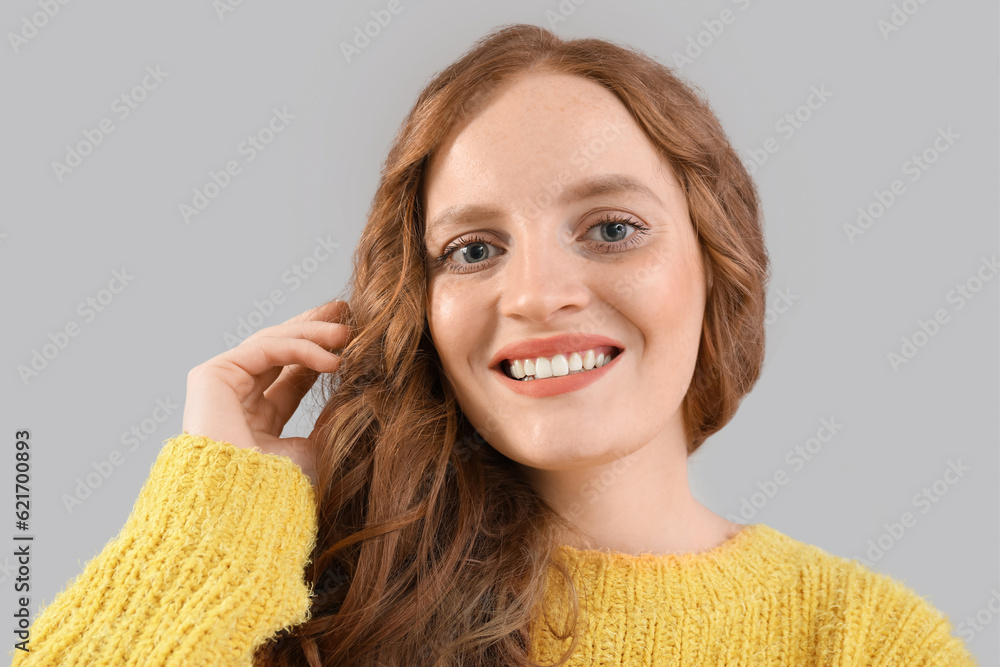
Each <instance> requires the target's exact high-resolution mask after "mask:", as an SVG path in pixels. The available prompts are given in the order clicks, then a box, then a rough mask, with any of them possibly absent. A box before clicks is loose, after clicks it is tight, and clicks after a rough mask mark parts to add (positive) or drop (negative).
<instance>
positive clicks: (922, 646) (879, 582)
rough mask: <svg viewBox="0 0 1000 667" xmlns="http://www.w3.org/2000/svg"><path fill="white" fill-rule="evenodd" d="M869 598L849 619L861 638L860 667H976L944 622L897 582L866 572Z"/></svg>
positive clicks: (945, 619) (942, 616)
mask: <svg viewBox="0 0 1000 667" xmlns="http://www.w3.org/2000/svg"><path fill="white" fill-rule="evenodd" d="M866 574H867V579H868V585H869V586H870V588H869V594H868V595H865V596H863V597H862V598H861V599H862V600H863V602H862V603H861V604H860V605H859V606H858V608H857V612H858V613H857V614H856V615H855V614H850V615H849V616H848V618H847V621H848V623H850V624H856V627H857V628H858V629H859V630H860V632H861V634H862V635H863V636H864V637H865V638H866V641H865V644H866V645H867V647H866V649H865V650H864V654H865V657H864V660H863V661H859V663H858V664H865V665H885V666H886V667H888V666H890V665H900V666H905V667H978V663H977V662H976V661H975V659H974V658H973V656H972V654H971V653H970V652H969V650H968V648H967V647H966V645H965V643H964V642H963V641H962V640H961V639H960V638H959V637H957V636H956V635H955V634H954V628H953V626H952V623H951V621H950V620H949V619H948V617H947V616H946V615H945V614H944V613H943V612H941V611H940V610H939V609H938V608H937V607H935V606H934V605H933V604H931V602H930V601H929V600H928V599H926V598H924V597H922V596H921V595H920V594H919V593H917V592H916V591H915V590H913V589H912V588H910V587H909V586H907V585H906V584H905V583H903V582H902V581H898V580H896V579H893V578H891V577H889V576H888V575H885V574H881V573H875V572H866Z"/></svg>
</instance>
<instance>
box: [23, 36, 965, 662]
mask: <svg viewBox="0 0 1000 667" xmlns="http://www.w3.org/2000/svg"><path fill="white" fill-rule="evenodd" d="M767 277H768V258H767V254H766V251H765V248H764V243H763V234H762V231H761V223H760V218H759V203H758V198H757V194H756V191H755V188H754V185H753V183H752V181H751V179H750V177H749V176H748V174H747V173H746V171H745V170H744V168H743V166H742V164H741V163H740V160H739V159H738V156H737V154H736V153H735V152H734V150H733V149H732V147H731V146H730V145H729V143H728V141H727V139H726V136H725V133H724V131H723V130H722V128H721V127H720V125H719V123H718V121H717V120H716V119H715V117H714V116H713V114H712V112H711V110H710V108H709V107H708V105H707V103H706V102H705V101H704V100H702V99H700V98H699V96H698V95H697V94H695V93H694V92H693V91H692V90H691V89H689V88H688V87H687V86H685V85H684V84H683V83H682V82H681V81H680V80H678V79H677V78H675V77H674V76H673V75H672V73H671V72H670V71H669V70H668V69H666V68H665V67H663V66H662V65H660V64H658V63H656V62H655V61H653V60H651V59H649V58H647V57H645V56H643V55H641V54H638V53H635V52H633V51H631V50H628V49H625V48H622V47H619V46H617V45H614V44H611V43H608V42H605V41H601V40H591V39H585V40H574V41H561V40H559V39H558V38H556V37H555V36H554V35H553V34H551V33H549V32H547V31H545V30H543V29H541V28H538V27H534V26H524V25H518V26H511V27H507V28H504V29H500V30H497V31H495V32H494V33H493V34H491V35H488V36H487V37H485V38H484V39H483V40H481V41H480V42H479V43H477V44H476V45H475V46H474V48H473V49H471V50H470V51H469V52H468V53H467V54H466V55H465V56H463V57H462V58H461V59H460V60H458V61H457V62H455V63H454V64H452V65H451V66H450V67H448V68H446V69H445V70H444V71H443V72H441V73H440V74H439V75H438V76H437V77H435V78H434V79H433V80H432V81H431V82H430V84H429V85H428V86H427V87H426V88H425V90H424V91H423V92H422V93H421V95H420V96H419V98H418V100H417V102H416V104H415V105H414V108H413V109H412V111H411V112H410V114H409V116H408V117H407V118H406V120H405V122H404V124H403V127H402V129H401V131H400V133H399V135H398V136H397V138H396V140H395V143H394V144H393V146H392V148H391V150H390V152H389V155H388V159H387V160H386V163H385V166H384V170H383V173H382V179H381V182H380V184H379V188H378V191H377V192H376V195H375V200H374V204H373V206H372V209H371V212H370V215H369V220H368V224H367V226H366V228H365V230H364V232H363V234H362V237H361V240H360V243H359V246H358V248H357V251H356V253H355V257H354V274H353V276H352V280H351V283H350V285H349V297H348V300H347V301H346V302H344V301H333V302H330V303H328V304H326V305H324V306H321V307H319V308H317V309H314V310H312V311H309V312H307V313H304V314H302V315H301V316H299V317H297V318H293V320H290V321H289V322H286V323H284V324H282V325H279V326H275V327H270V328H268V329H264V330H262V331H260V332H258V333H256V334H255V335H253V336H251V337H250V338H248V339H247V340H246V341H245V342H244V343H243V344H241V345H239V346H238V347H236V348H235V349H233V350H230V351H228V352H226V353H223V354H221V355H219V356H218V357H215V358H214V359H212V360H210V361H208V362H206V363H205V364H202V365H201V366H198V367H197V368H195V369H194V370H192V371H191V373H190V374H189V376H188V395H187V400H186V404H185V412H184V423H183V429H184V434H183V435H181V436H178V437H176V438H173V439H172V440H171V441H170V442H168V443H167V445H166V446H165V447H164V449H163V451H162V452H161V453H160V456H159V458H158V460H157V463H156V465H155V466H154V468H153V470H152V472H151V475H150V479H149V480H148V481H147V484H146V486H145V487H144V488H143V491H142V493H141V494H140V497H139V499H138V501H137V503H136V507H135V509H134V511H133V514H132V515H131V516H130V518H129V520H128V523H127V524H126V526H125V528H124V529H123V531H122V533H121V535H119V537H118V538H116V539H115V540H114V541H112V542H111V543H109V545H108V546H107V547H106V548H105V550H104V551H103V552H102V553H101V554H100V555H99V556H98V557H97V558H96V559H95V560H94V561H92V562H91V563H89V564H88V565H87V568H86V569H85V570H84V573H83V574H82V575H81V577H80V578H79V579H78V580H77V581H76V582H75V583H74V584H73V585H72V586H71V587H70V588H69V589H68V590H67V591H65V592H64V593H62V594H61V595H60V596H59V598H57V599H56V601H55V602H53V604H52V605H50V606H49V607H48V608H47V609H46V610H45V612H44V613H43V615H42V616H41V617H40V618H39V619H38V620H37V621H36V622H35V625H34V628H33V639H32V642H33V643H32V652H31V653H30V654H28V655H18V656H16V658H15V663H14V664H15V665H29V664H52V662H53V661H54V660H56V659H59V658H60V657H61V658H62V659H65V660H66V661H67V662H73V661H76V662H79V663H81V664H83V663H86V664H142V665H155V664H248V663H249V661H250V659H251V657H252V659H253V664H256V665H312V666H317V665H362V664H364V665H459V664H461V665H528V664H539V663H540V664H557V663H558V664H573V665H582V664H612V663H613V664H629V665H653V664H682V665H696V664H698V665H700V664H754V665H757V664H802V663H808V664H820V665H822V664H859V665H860V664H870V663H875V662H877V663H879V664H921V665H963V664H964V665H969V664H974V663H973V662H972V659H971V657H970V656H969V654H968V653H967V651H966V650H965V648H964V646H963V645H962V644H961V642H959V641H958V640H957V639H956V638H955V637H953V636H952V635H951V634H950V630H951V628H950V625H949V623H948V622H947V619H946V618H945V617H944V616H943V615H942V614H941V613H940V612H939V611H937V610H936V609H934V608H933V607H932V606H930V605H929V604H927V603H926V602H924V601H923V600H922V599H921V598H920V597H919V596H918V595H916V594H915V593H914V592H912V591H910V590H908V589H906V588H905V587H904V586H902V584H900V583H897V582H894V581H892V580H891V579H889V578H887V577H885V576H883V575H878V574H876V573H873V572H871V571H868V570H866V569H864V568H863V567H862V566H861V565H860V564H858V563H856V562H853V561H847V560H846V559H841V558H838V557H836V556H832V555H830V554H827V553H825V552H823V551H821V550H819V549H818V548H816V547H813V546H810V545H807V544H803V543H800V542H797V541H795V540H793V539H791V538H789V537H787V536H785V535H782V534H781V533H779V532H777V531H775V530H773V529H771V528H769V527H767V526H765V525H762V524H757V525H751V526H740V525H737V524H733V523H731V522H729V521H727V520H725V519H723V518H722V517H719V516H717V515H715V514H714V513H712V512H711V511H709V510H708V509H707V508H706V507H704V506H703V505H701V504H700V503H698V502H697V501H696V500H695V499H694V498H693V497H692V495H691V492H690V489H689V487H688V482H687V477H686V458H687V456H688V455H689V454H690V453H691V452H693V451H695V449H697V448H698V447H699V446H700V445H701V444H702V443H703V442H704V441H705V439H706V438H707V437H708V436H709V435H711V434H712V433H714V432H716V431H717V430H719V429H720V428H722V427H723V426H724V425H725V424H726V423H727V422H728V421H729V420H730V419H731V418H732V416H733V415H734V413H735V411H736V409H737V406H738V405H739V402H740V400H741V399H742V397H743V396H744V395H745V394H746V393H747V392H748V391H749V390H750V389H751V387H752V386H753V384H754V383H755V381H756V379H757V377H758V375H759V372H760V367H761V363H762V359H763V351H764V349H763V346H764V330H763V320H764V308H765V303H764V301H765V299H764V295H765V287H766V281H767ZM335 351H340V354H339V355H338V354H337V353H335ZM318 373H330V374H331V375H330V376H328V378H329V381H328V382H327V383H326V384H324V385H323V387H324V389H325V390H326V392H327V396H326V405H325V408H324V410H323V412H322V414H321V415H320V416H319V419H318V421H317V424H316V427H315V429H314V430H313V432H312V434H311V436H310V437H309V438H281V437H280V435H281V431H282V427H283V426H284V424H285V423H286V421H287V420H288V419H289V418H290V417H291V415H292V413H293V412H294V411H295V409H296V407H297V405H298V404H299V401H300V400H301V398H302V397H303V396H304V394H305V393H306V392H307V391H308V390H309V388H310V387H311V386H312V385H313V383H314V381H315V379H316V377H317V374H318ZM255 450H257V451H255ZM310 482H311V484H310ZM314 510H316V511H315V513H314ZM303 579H304V580H303ZM66 656H71V658H67V657H66Z"/></svg>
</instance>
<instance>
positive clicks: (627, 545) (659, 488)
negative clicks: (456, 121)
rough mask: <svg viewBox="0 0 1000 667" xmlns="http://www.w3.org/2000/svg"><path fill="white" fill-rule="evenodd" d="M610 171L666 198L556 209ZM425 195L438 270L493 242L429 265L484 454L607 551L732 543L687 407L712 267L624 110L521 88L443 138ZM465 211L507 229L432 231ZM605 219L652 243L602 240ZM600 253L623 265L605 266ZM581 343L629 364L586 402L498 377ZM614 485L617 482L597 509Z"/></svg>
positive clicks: (592, 97) (452, 370)
mask: <svg viewBox="0 0 1000 667" xmlns="http://www.w3.org/2000/svg"><path fill="white" fill-rule="evenodd" d="M609 128H617V130H616V131H611V132H609ZM595 139H596V140H598V141H595ZM581 156H587V159H581ZM602 174H625V175H628V176H631V177H633V178H635V179H637V180H639V181H641V182H642V183H644V184H645V185H646V186H648V187H649V188H651V189H652V191H653V192H654V193H655V195H656V197H657V198H658V199H659V200H660V202H659V203H657V202H655V201H653V200H652V199H650V198H647V197H645V196H644V195H641V194H638V193H633V192H627V193H606V194H601V195H597V196H594V197H588V198H585V199H574V200H571V201H568V202H566V203H557V202H554V201H553V199H554V198H553V197H551V196H548V194H551V193H554V194H555V195H556V196H558V195H559V193H560V192H561V191H562V190H563V189H565V187H566V186H567V185H569V184H572V183H575V182H577V181H580V180H584V179H587V178H590V177H594V176H598V175H602ZM547 193H548V194H547ZM424 197H425V199H424V206H425V208H424V210H425V211H426V212H427V216H426V219H427V220H428V221H429V222H428V228H427V231H426V238H425V240H426V244H427V249H428V253H429V255H430V257H431V258H432V259H433V258H435V257H437V256H439V255H440V254H442V252H443V251H444V249H445V248H446V246H449V245H451V244H452V242H453V241H455V240H456V239H459V238H460V237H464V238H468V237H469V236H470V235H471V233H473V232H474V233H476V235H477V236H479V237H481V238H482V239H483V240H485V241H486V242H487V245H483V244H477V243H475V242H473V243H471V244H469V243H468V242H467V241H466V242H465V243H467V245H465V248H466V249H467V250H469V251H472V254H468V255H464V256H463V255H462V253H461V251H458V252H455V253H454V254H452V255H451V257H450V258H449V260H447V264H446V265H445V266H442V267H434V268H431V269H429V274H428V303H427V307H428V310H427V317H428V324H429V327H430V332H431V336H432V339H433V341H434V344H435V346H436V347H437V349H438V352H439V354H440V356H441V361H442V364H443V367H444V371H445V375H446V376H447V378H448V380H449V381H450V382H451V384H452V385H453V386H454V388H455V390H456V392H457V394H458V397H459V401H460V403H461V406H462V409H463V411H464V412H465V414H466V416H467V417H468V418H469V420H470V422H471V423H472V424H473V426H475V427H476V429H477V431H479V433H480V434H481V435H482V436H483V437H484V438H485V439H486V440H487V442H489V443H490V445H492V446H493V447H494V448H496V449H497V450H498V451H500V452H501V453H503V454H504V455H505V456H507V457H509V458H511V459H513V460H514V461H516V462H518V463H520V464H521V465H523V466H525V468H526V471H527V473H528V474H529V477H530V478H531V479H532V480H533V482H534V483H535V484H536V487H537V488H539V491H540V492H541V493H542V495H543V496H544V497H546V498H547V499H549V501H550V503H552V504H553V506H555V507H557V508H560V509H561V511H562V510H567V509H568V508H569V507H570V506H571V505H574V503H576V505H575V506H574V507H577V508H578V507H579V506H580V505H582V506H583V507H584V512H583V515H582V516H580V513H579V512H578V511H575V513H574V516H579V524H580V525H581V526H584V527H585V528H586V529H588V530H590V531H591V534H593V535H594V536H595V542H594V544H600V545H604V546H609V545H614V546H615V547H616V548H620V549H622V550H633V551H634V550H637V549H643V548H645V549H647V550H649V549H652V550H661V551H676V550H678V549H679V550H687V549H689V548H698V547H699V545H700V546H705V545H706V544H707V543H709V542H711V543H717V542H718V541H720V536H721V535H723V533H726V532H731V531H732V530H733V528H734V524H730V522H728V521H725V520H724V519H722V518H721V517H718V516H716V515H714V514H712V513H710V512H709V511H708V510H707V508H704V507H703V506H702V505H700V504H699V503H697V501H695V500H694V499H693V498H692V497H691V495H690V490H689V488H688V484H687V473H686V458H687V456H686V441H685V432H684V424H683V419H682V416H681V412H680V407H681V402H682V400H683V398H684V395H685V393H686V392H687V389H688V386H689V384H690V381H691V377H692V374H693V372H694V365H695V360H696V358H697V352H698V345H699V337H700V332H701V326H702V319H703V315H704V309H705V298H706V272H705V265H704V259H703V256H702V252H701V248H700V246H699V243H698V240H697V237H696V235H695V232H694V228H693V225H692V223H691V219H690V215H689V212H688V207H687V203H686V200H685V197H684V193H683V190H682V189H681V187H680V184H679V182H678V180H677V178H676V176H675V175H674V174H673V172H672V170H671V169H670V168H669V165H667V164H666V163H665V162H664V161H663V160H662V159H661V158H660V156H659V155H658V153H657V151H656V148H655V147H654V145H653V144H652V143H651V142H650V140H649V139H648V138H647V137H646V135H645V134H644V133H643V132H642V130H641V129H640V128H639V126H638V125H637V124H636V123H635V121H634V120H633V119H632V117H631V115H630V114H629V113H628V111H627V109H626V108H625V106H624V105H623V104H622V103H621V101H620V100H618V98H617V97H615V96H614V95H613V94H612V93H610V92H609V91H607V90H606V89H604V88H602V87H601V86H599V85H597V84H596V83H593V82H591V81H587V80H585V79H582V78H579V77H574V76H569V75H564V74H548V73H546V74H537V73H536V74H530V75H527V76H524V77H522V78H520V79H518V80H517V81H515V82H514V83H513V84H511V85H510V86H509V87H508V88H506V89H505V90H504V91H502V92H501V94H499V95H498V96H496V98H495V99H493V100H492V102H491V103H490V104H489V106H487V107H486V108H485V109H483V110H482V111H480V112H479V113H478V115H476V116H475V117H473V118H472V119H470V120H469V121H468V122H466V123H465V124H463V125H461V126H459V127H457V128H456V129H455V131H453V132H452V134H451V135H450V136H449V137H448V138H447V140H446V141H445V143H444V144H443V146H442V148H441V150H440V151H438V152H437V153H436V154H435V155H434V157H433V159H432V160H431V162H430V164H429V166H428V172H427V174H426V181H425V188H424ZM467 204H481V205H487V206H491V207H496V208H499V209H501V210H502V212H503V215H501V216H499V217H494V218H491V219H489V220H476V221H471V220H470V221H468V222H463V223H462V225H461V226H460V227H455V228H449V229H443V228H440V227H439V226H436V225H435V222H436V221H437V217H438V216H439V215H440V214H441V213H442V212H443V211H444V210H445V209H448V208H450V207H452V206H459V205H467ZM608 214H614V216H615V217H620V218H626V219H627V220H630V221H635V222H638V223H640V224H641V225H643V226H644V227H645V228H646V229H645V230H644V233H642V234H640V232H639V230H638V229H635V228H633V227H630V226H628V225H626V226H625V227H624V228H621V227H618V228H616V227H615V225H614V224H611V225H604V226H602V227H597V228H594V229H590V227H591V226H592V225H594V224H595V223H597V222H598V221H599V220H601V219H602V218H603V217H606V216H607V215H608ZM588 230H589V231H588ZM634 235H639V236H638V238H637V239H632V236H634ZM629 239H631V240H632V241H637V242H636V243H634V244H632V245H629V244H628V243H626V241H628V240H629ZM602 242H604V243H603V245H605V246H615V244H617V245H616V246H615V247H616V249H617V250H618V251H616V252H602V251H601V250H602V249H604V248H602V247H601V246H602ZM449 266H451V267H455V266H458V268H459V269H469V271H468V272H464V273H463V272H459V271H452V270H449V268H448V267H449ZM578 332H587V333H596V334H602V335H606V336H610V337H611V338H614V339H616V340H618V341H620V342H621V343H622V344H623V347H624V348H625V352H624V353H623V354H622V356H621V358H620V359H618V360H617V361H616V362H615V363H616V364H617V367H616V368H613V369H609V372H608V373H607V375H606V376H605V377H603V378H601V379H599V380H598V381H597V382H594V383H592V384H590V385H589V386H587V387H585V388H583V389H580V390H577V391H573V392H568V393H564V394H558V395H555V396H550V397H544V398H532V397H528V396H522V395H519V394H517V393H515V392H513V391H511V390H510V389H509V388H507V387H505V386H504V385H503V384H502V383H501V382H499V381H498V378H496V377H495V376H494V371H492V370H490V369H489V368H488V366H489V361H490V359H491V358H492V357H493V355H494V354H495V353H496V352H497V350H499V349H500V348H501V347H502V346H504V345H506V344H508V343H511V342H513V341H516V340H521V339H525V338H539V337H548V336H551V335H555V334H563V333H578ZM537 381H540V382H544V381H545V380H537ZM633 452H635V454H634V455H633V456H632V457H630V458H629V459H627V460H628V461H629V462H630V463H635V462H641V465H638V466H637V465H628V466H625V465H623V463H622V462H621V461H618V460H619V459H621V458H622V457H623V456H626V455H629V454H632V453H633ZM615 462H617V465H616V466H615V467H614V469H613V470H612V468H611V466H612V464H614V463H615ZM623 470H624V472H622V471H623ZM608 471H612V473H613V474H614V475H616V479H619V480H620V481H619V483H614V481H613V480H612V483H610V484H602V485H600V493H599V494H598V495H597V497H596V498H594V499H591V496H592V495H593V494H592V493H591V492H592V491H593V489H594V480H595V479H596V478H598V477H599V476H600V475H601V473H602V472H603V473H606V474H605V477H604V480H605V481H607V480H608V479H610V478H609V477H608V476H607V473H608ZM614 471H618V472H614ZM585 489H586V491H585ZM649 506H652V507H655V508H656V509H654V510H653V511H642V512H636V511H635V510H636V509H639V508H641V507H649Z"/></svg>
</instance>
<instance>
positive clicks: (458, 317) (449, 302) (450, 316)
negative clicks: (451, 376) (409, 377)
mask: <svg viewBox="0 0 1000 667" xmlns="http://www.w3.org/2000/svg"><path fill="white" fill-rule="evenodd" d="M467 320H468V313H467V312H466V309H464V308H463V300H462V299H461V298H460V295H459V294H456V293H455V290H453V289H449V288H448V286H447V285H446V284H444V283H436V282H432V283H431V284H430V285H429V286H428V289H427V326H428V328H429V330H430V333H431V340H432V341H433V342H434V347H435V348H436V349H437V352H438V356H439V357H440V358H441V363H442V364H443V365H444V367H445V370H451V369H452V368H453V366H454V364H455V363H456V360H457V359H459V358H461V357H462V356H463V355H464V353H465V352H464V351H463V350H462V347H461V346H462V340H463V337H462V336H461V335H460V332H462V331H463V328H464V327H466V326H468V322H467Z"/></svg>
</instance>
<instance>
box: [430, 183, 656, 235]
mask: <svg viewBox="0 0 1000 667" xmlns="http://www.w3.org/2000/svg"><path fill="white" fill-rule="evenodd" d="M621 193H631V194H638V195H642V196H644V197H646V198H648V199H651V200H652V201H654V202H655V203H656V204H658V205H659V206H661V207H662V206H663V205H664V204H663V202H662V201H661V200H660V198H659V197H658V196H657V195H656V193H655V192H653V190H652V189H651V188H650V187H649V186H648V185H646V184H645V183H643V182H642V181H640V180H638V179H637V178H635V177H634V176H628V175H626V174H602V175H601V176H596V177H594V178H590V179H586V180H583V181H577V182H576V183H572V184H570V185H568V186H566V187H565V188H563V190H562V192H561V193H560V194H559V196H558V198H557V199H556V201H557V202H558V203H561V204H564V203H566V202H569V201H573V200H576V199H587V198H588V197H597V196H599V195H607V194H621ZM502 215H503V211H501V210H500V209H496V208H492V207H490V206H482V205H480V204H468V205H465V206H451V207H449V208H447V209H445V210H444V211H443V212H442V213H441V214H440V215H438V216H437V218H435V219H434V222H433V223H431V224H430V225H428V227H427V229H428V231H430V230H433V231H435V232H438V231H442V232H443V231H446V230H448V229H450V228H452V227H457V226H459V225H462V224H469V223H476V222H480V221H482V220H488V219H491V218H496V217H500V216H502Z"/></svg>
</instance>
